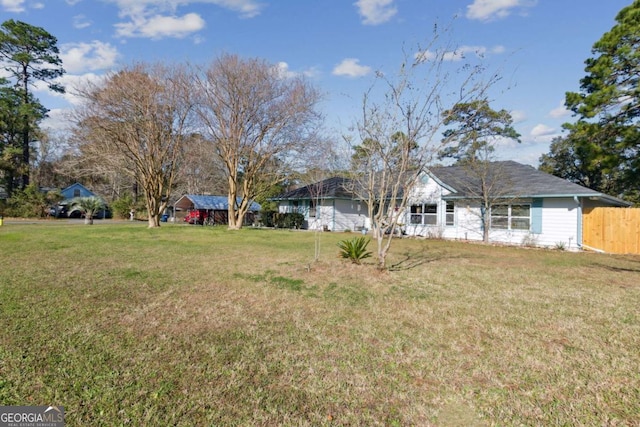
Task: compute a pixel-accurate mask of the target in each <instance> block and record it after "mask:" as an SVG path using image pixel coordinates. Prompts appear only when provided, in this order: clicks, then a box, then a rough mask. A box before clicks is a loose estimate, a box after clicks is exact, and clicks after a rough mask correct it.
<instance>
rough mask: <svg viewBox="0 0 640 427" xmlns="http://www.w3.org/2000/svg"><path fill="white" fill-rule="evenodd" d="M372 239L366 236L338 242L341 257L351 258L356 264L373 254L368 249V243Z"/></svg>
mask: <svg viewBox="0 0 640 427" xmlns="http://www.w3.org/2000/svg"><path fill="white" fill-rule="evenodd" d="M370 241H371V240H370V239H367V238H365V237H354V238H353V239H350V240H341V241H339V242H338V247H339V248H340V257H342V258H345V259H350V260H351V262H352V263H354V264H360V262H361V261H362V260H363V259H365V258H369V257H370V256H371V252H369V251H367V245H368V244H369V242H370Z"/></svg>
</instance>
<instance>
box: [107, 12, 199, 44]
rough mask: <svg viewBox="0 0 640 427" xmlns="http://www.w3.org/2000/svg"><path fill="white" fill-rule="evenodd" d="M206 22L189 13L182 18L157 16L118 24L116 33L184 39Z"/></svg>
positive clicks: (119, 34) (121, 35)
mask: <svg viewBox="0 0 640 427" xmlns="http://www.w3.org/2000/svg"><path fill="white" fill-rule="evenodd" d="M204 26H205V22H204V20H203V19H202V18H201V17H200V15H198V14H197V13H188V14H186V15H184V16H182V17H176V16H161V15H155V16H151V17H148V18H147V17H139V18H137V19H134V20H133V21H131V22H127V23H120V24H116V25H115V27H116V29H117V30H116V33H117V35H118V36H120V37H146V38H151V39H162V38H165V37H175V38H184V37H186V36H187V35H189V34H191V33H194V32H196V31H200V30H201V29H203V28H204Z"/></svg>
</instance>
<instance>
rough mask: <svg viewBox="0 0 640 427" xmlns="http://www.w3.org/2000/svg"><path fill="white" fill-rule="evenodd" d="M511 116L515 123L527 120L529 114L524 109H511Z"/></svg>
mask: <svg viewBox="0 0 640 427" xmlns="http://www.w3.org/2000/svg"><path fill="white" fill-rule="evenodd" d="M511 118H512V119H513V123H522V122H524V121H525V120H527V114H526V113H525V112H524V111H522V110H513V111H511Z"/></svg>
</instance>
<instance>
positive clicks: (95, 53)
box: [60, 40, 119, 74]
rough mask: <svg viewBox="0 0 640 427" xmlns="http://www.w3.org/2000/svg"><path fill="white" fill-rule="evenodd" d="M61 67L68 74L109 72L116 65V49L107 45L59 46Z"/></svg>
mask: <svg viewBox="0 0 640 427" xmlns="http://www.w3.org/2000/svg"><path fill="white" fill-rule="evenodd" d="M60 51H61V53H60V59H62V66H63V67H64V69H65V70H66V71H67V72H68V73H72V74H73V73H82V72H87V71H96V70H109V69H111V68H113V67H114V66H115V65H116V61H117V60H118V57H119V54H118V49H116V48H115V47H114V46H112V45H110V44H109V43H103V42H101V41H98V40H94V41H92V42H91V43H68V44H63V45H61V46H60Z"/></svg>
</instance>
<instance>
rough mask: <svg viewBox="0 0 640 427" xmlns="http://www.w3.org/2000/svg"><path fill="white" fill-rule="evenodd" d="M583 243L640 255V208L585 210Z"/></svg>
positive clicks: (602, 249) (590, 247)
mask: <svg viewBox="0 0 640 427" xmlns="http://www.w3.org/2000/svg"><path fill="white" fill-rule="evenodd" d="M582 244H583V246H584V247H585V249H592V250H598V251H603V252H607V253H612V254H640V208H588V209H585V210H584V211H583V214H582Z"/></svg>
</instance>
